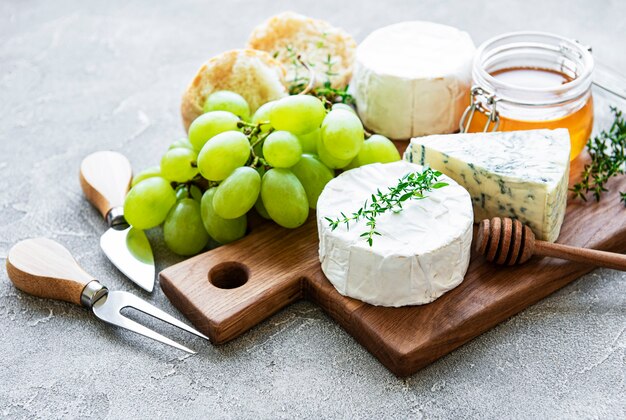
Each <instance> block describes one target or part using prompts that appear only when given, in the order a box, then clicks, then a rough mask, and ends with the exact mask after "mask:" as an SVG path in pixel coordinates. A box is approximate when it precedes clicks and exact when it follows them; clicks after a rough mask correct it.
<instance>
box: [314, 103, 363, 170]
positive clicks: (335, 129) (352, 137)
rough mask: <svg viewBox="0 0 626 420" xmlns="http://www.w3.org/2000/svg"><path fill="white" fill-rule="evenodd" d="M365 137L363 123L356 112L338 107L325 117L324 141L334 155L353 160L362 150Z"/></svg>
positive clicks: (323, 124)
mask: <svg viewBox="0 0 626 420" xmlns="http://www.w3.org/2000/svg"><path fill="white" fill-rule="evenodd" d="M363 139H364V131H363V124H361V120H360V119H359V117H357V116H356V115H355V114H354V113H352V112H349V111H345V110H343V109H336V110H333V111H330V112H329V113H328V115H326V118H324V122H323V123H322V142H323V143H324V147H325V149H326V151H328V153H330V154H331V155H332V156H333V157H335V158H337V159H348V160H352V159H353V158H354V157H355V156H356V155H357V154H358V153H359V151H360V150H361V147H362V146H363Z"/></svg>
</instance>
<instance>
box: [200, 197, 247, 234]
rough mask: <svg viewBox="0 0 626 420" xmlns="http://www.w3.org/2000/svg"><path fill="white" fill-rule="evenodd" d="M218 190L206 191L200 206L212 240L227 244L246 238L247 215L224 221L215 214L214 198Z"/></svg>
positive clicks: (205, 225) (203, 220)
mask: <svg viewBox="0 0 626 420" xmlns="http://www.w3.org/2000/svg"><path fill="white" fill-rule="evenodd" d="M216 190H217V188H210V189H208V190H206V192H205V193H204V195H203V196H202V202H201V204H200V208H201V210H202V222H203V223H204V228H205V229H206V231H207V232H209V235H210V236H211V238H213V239H215V240H216V241H217V242H219V243H221V244H227V243H229V242H233V241H236V240H237V239H239V238H243V237H244V235H245V234H246V227H247V220H246V216H245V215H243V216H241V217H238V218H236V219H224V218H222V217H220V216H219V215H218V214H217V213H215V209H214V208H213V198H214V196H215V192H216Z"/></svg>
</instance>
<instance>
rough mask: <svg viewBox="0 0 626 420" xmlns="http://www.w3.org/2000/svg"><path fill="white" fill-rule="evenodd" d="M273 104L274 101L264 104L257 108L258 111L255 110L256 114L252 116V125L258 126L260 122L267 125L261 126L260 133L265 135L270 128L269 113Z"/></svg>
mask: <svg viewBox="0 0 626 420" xmlns="http://www.w3.org/2000/svg"><path fill="white" fill-rule="evenodd" d="M275 103H276V101H271V102H266V103H264V104H263V105H261V106H260V107H259V109H257V110H256V112H255V113H254V115H253V116H252V123H253V124H258V123H261V122H263V123H267V124H261V133H267V132H268V131H270V129H271V128H272V125H271V124H270V123H269V121H270V111H271V110H272V106H274V104H275Z"/></svg>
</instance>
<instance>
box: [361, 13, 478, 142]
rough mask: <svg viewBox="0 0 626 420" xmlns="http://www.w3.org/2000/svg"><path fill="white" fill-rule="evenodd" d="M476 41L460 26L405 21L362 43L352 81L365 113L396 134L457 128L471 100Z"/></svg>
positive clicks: (372, 124)
mask: <svg viewBox="0 0 626 420" xmlns="http://www.w3.org/2000/svg"><path fill="white" fill-rule="evenodd" d="M474 53H475V47H474V43H473V42H472V39H471V38H470V36H469V35H468V34H467V33H466V32H463V31H461V30H459V29H456V28H453V27H450V26H446V25H440V24H437V23H431V22H420V21H413V22H403V23H397V24H395V25H391V26H386V27H383V28H381V29H378V30H376V31H374V32H372V33H371V34H370V35H369V36H368V37H367V38H365V40H364V41H363V42H362V43H361V44H360V45H359V46H358V48H357V52H356V62H355V68H354V76H353V78H352V82H351V85H350V88H351V91H352V92H353V94H354V97H355V99H356V105H357V109H358V112H359V116H360V117H361V120H362V121H363V124H365V126H366V127H367V128H369V129H370V130H371V131H374V132H376V133H379V134H383V135H385V136H387V137H390V138H392V139H400V140H402V139H409V138H411V137H416V136H423V135H426V134H442V133H452V132H455V131H457V130H458V128H459V120H460V118H461V115H462V114H463V111H464V110H465V108H466V107H467V106H468V104H469V93H470V84H471V81H472V60H473V58H474Z"/></svg>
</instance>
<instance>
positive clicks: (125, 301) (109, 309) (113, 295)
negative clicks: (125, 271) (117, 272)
mask: <svg viewBox="0 0 626 420" xmlns="http://www.w3.org/2000/svg"><path fill="white" fill-rule="evenodd" d="M123 308H134V309H137V310H139V311H141V312H143V313H145V314H147V315H150V316H152V317H154V318H157V319H161V320H163V321H165V322H167V323H168V324H171V325H174V326H176V327H179V328H182V329H184V330H185V331H188V332H191V333H193V334H195V335H197V336H199V337H202V338H206V339H207V340H208V337H206V336H205V335H203V334H201V333H200V332H198V331H196V330H194V329H193V328H191V327H189V326H187V325H186V324H184V323H182V322H180V321H179V320H177V319H176V318H174V317H172V316H171V315H169V314H168V313H166V312H163V311H162V310H160V309H158V308H157V307H155V306H153V305H151V304H149V303H148V302H146V301H144V300H143V299H140V298H138V297H136V296H134V295H132V294H130V293H128V292H120V291H113V292H109V293H108V294H107V295H106V296H104V297H103V298H101V299H99V300H98V301H96V303H94V305H93V307H92V310H93V313H94V314H95V315H96V316H97V317H98V318H100V319H101V320H103V321H105V322H107V323H109V324H112V325H116V326H118V327H122V328H126V329H127V330H130V331H133V332H136V333H137V334H141V335H143V336H145V337H148V338H151V339H153V340H156V341H160V342H161V343H164V344H168V345H170V346H172V347H175V348H177V349H180V350H183V351H186V352H187V353H191V354H195V353H196V352H195V351H193V350H191V349H189V348H187V347H185V346H183V345H182V344H179V343H177V342H176V341H174V340H171V339H169V338H167V337H165V336H163V335H161V334H159V333H157V332H156V331H153V330H151V329H150V328H148V327H146V326H144V325H141V324H140V323H138V322H136V321H133V320H132V319H129V318H127V317H125V316H124V315H122V314H121V312H120V311H121V310H122V309H123Z"/></svg>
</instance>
